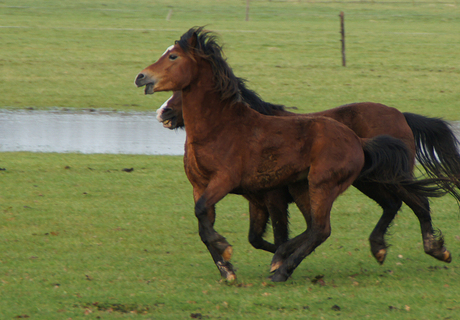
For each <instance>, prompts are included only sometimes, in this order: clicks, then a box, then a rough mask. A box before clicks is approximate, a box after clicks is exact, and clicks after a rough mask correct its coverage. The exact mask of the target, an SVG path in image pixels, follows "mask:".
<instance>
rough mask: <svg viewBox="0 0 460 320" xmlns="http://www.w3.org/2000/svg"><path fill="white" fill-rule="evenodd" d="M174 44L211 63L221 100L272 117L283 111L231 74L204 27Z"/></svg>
mask: <svg viewBox="0 0 460 320" xmlns="http://www.w3.org/2000/svg"><path fill="white" fill-rule="evenodd" d="M195 35H196V40H197V41H196V44H195V47H194V48H190V46H189V40H190V39H191V38H192V37H193V36H195ZM176 43H177V44H178V45H179V46H180V47H181V48H182V49H183V50H184V51H185V52H190V50H193V51H194V54H195V55H197V56H199V57H200V58H202V59H205V60H207V61H209V62H210V63H211V66H212V70H213V74H214V80H215V90H216V92H219V93H220V94H221V96H222V99H223V100H226V99H229V100H231V101H232V102H233V103H235V102H240V101H244V102H246V103H247V104H248V105H249V107H250V108H252V109H254V110H255V111H257V112H259V113H262V114H265V115H274V113H275V112H276V111H284V110H285V107H284V106H283V105H277V104H272V103H269V102H266V101H264V100H262V99H261V98H260V96H259V95H258V94H257V93H256V92H254V91H252V90H250V89H249V88H247V87H246V80H245V79H242V78H238V77H236V76H235V74H234V73H233V70H232V68H230V66H229V65H228V63H227V61H226V59H225V58H224V56H223V49H222V46H220V45H219V44H218V43H217V35H216V34H215V33H213V32H211V31H206V30H204V27H193V28H191V29H190V30H188V31H187V32H186V33H184V34H183V35H182V36H181V38H180V40H177V41H176Z"/></svg>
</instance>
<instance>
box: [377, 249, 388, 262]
mask: <svg viewBox="0 0 460 320" xmlns="http://www.w3.org/2000/svg"><path fill="white" fill-rule="evenodd" d="M374 257H375V259H376V260H377V262H378V263H379V264H381V265H382V264H383V263H384V262H385V258H386V257H387V250H386V249H380V250H379V251H377V253H376V254H374Z"/></svg>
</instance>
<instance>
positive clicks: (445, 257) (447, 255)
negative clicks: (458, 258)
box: [442, 250, 452, 263]
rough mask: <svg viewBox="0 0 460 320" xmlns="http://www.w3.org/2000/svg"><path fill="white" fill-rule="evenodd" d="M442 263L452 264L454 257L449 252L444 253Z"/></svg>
mask: <svg viewBox="0 0 460 320" xmlns="http://www.w3.org/2000/svg"><path fill="white" fill-rule="evenodd" d="M442 261H444V262H447V263H451V262H452V255H451V254H450V252H449V251H447V250H446V251H444V254H443V259H442Z"/></svg>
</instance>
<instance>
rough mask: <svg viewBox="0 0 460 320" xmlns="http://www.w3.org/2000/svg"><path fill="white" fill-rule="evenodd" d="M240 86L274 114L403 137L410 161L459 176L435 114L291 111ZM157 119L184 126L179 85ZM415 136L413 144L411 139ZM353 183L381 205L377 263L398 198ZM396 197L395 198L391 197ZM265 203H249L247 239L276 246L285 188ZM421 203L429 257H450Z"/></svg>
mask: <svg viewBox="0 0 460 320" xmlns="http://www.w3.org/2000/svg"><path fill="white" fill-rule="evenodd" d="M239 89H240V92H241V95H242V99H243V101H245V102H247V103H248V105H249V106H250V107H251V108H252V109H254V110H256V111H258V112H260V113H262V114H266V115H277V116H325V117H329V118H332V119H335V120H337V121H339V122H342V123H344V124H345V125H347V126H348V127H349V128H351V129H352V130H353V131H354V132H355V133H356V134H357V135H358V136H359V137H361V138H372V137H375V136H378V135H381V134H388V135H391V136H393V137H395V138H398V139H401V140H402V141H404V143H405V144H406V146H407V147H408V148H409V149H410V150H411V151H412V152H411V163H412V164H413V163H414V162H415V159H414V158H415V157H414V153H415V156H416V158H417V160H418V161H419V163H421V164H422V166H423V167H424V168H425V169H426V171H427V172H428V173H430V175H431V176H438V177H441V176H450V177H452V179H453V180H457V186H460V183H458V177H460V155H459V154H458V151H457V150H458V145H459V142H458V141H457V139H456V137H455V135H454V133H453V132H452V130H451V129H450V127H449V124H448V123H447V122H445V121H443V120H441V119H438V118H428V117H424V116H421V115H416V114H412V113H401V112H399V111H398V110H397V109H395V108H390V107H388V106H385V105H383V104H379V103H373V102H362V103H352V104H348V105H344V106H340V107H337V108H334V109H330V110H326V111H322V112H317V113H310V114H304V115H300V114H295V113H292V112H289V111H287V110H286V109H285V107H284V106H282V105H275V104H271V103H268V102H265V101H263V100H262V99H261V98H260V97H259V96H258V95H257V94H256V93H255V92H254V91H252V90H250V89H248V88H247V87H246V84H245V82H244V81H243V80H242V79H239ZM157 119H158V120H159V121H160V122H162V123H163V126H164V127H165V128H169V129H176V128H183V127H184V120H183V117H182V95H181V92H180V91H176V92H174V94H173V95H172V96H171V97H170V98H169V99H168V100H167V101H166V102H165V103H164V104H163V105H162V106H161V107H160V108H159V109H158V110H157ZM414 138H415V141H416V142H417V147H416V146H415V143H414ZM354 185H355V186H359V185H361V188H360V189H361V190H362V191H363V193H364V194H367V195H368V196H369V197H370V198H372V199H374V200H375V201H376V202H377V203H378V204H380V206H382V207H383V214H382V218H381V219H380V222H379V223H378V224H377V226H376V228H375V229H374V231H373V232H372V234H371V236H370V237H369V240H370V244H371V252H372V253H373V255H374V257H375V258H376V259H377V261H378V262H379V263H380V264H383V262H384V260H385V257H386V253H387V247H388V246H387V245H386V241H385V238H384V236H385V234H386V232H387V230H388V227H389V225H390V223H391V221H392V220H393V219H394V217H395V216H396V214H397V212H398V210H399V208H400V207H401V204H402V201H401V199H399V198H398V195H393V197H391V196H390V195H389V191H388V190H386V189H383V190H382V191H380V192H378V193H375V192H372V190H374V188H373V187H372V188H371V187H369V186H368V185H367V184H366V182H362V181H359V179H358V181H355V182H354ZM394 197H396V198H394ZM265 201H266V203H250V209H249V212H250V228H249V241H250V243H251V244H252V245H253V246H254V247H255V248H257V249H263V250H266V251H269V252H275V251H276V249H277V247H278V246H279V245H280V244H281V243H283V242H286V241H287V239H288V219H287V218H288V211H287V207H288V203H289V202H290V196H289V193H288V192H286V190H283V189H278V190H276V191H270V193H269V194H267V196H266V197H265ZM425 203H426V207H425V208H424V209H423V210H422V209H416V211H415V213H416V215H417V217H418V218H419V221H420V225H421V230H422V237H423V243H424V248H425V252H426V253H428V254H430V255H432V256H433V257H435V258H437V259H439V260H442V261H445V262H450V261H451V256H450V254H449V253H448V251H446V250H445V248H444V246H443V240H442V237H441V233H438V234H437V236H435V233H434V229H433V227H432V224H431V217H430V208H429V204H428V201H425ZM269 214H270V217H271V220H272V225H273V229H274V230H273V231H274V232H273V234H274V237H275V243H274V244H272V243H269V242H267V241H265V240H264V239H263V234H264V233H265V229H266V225H267V222H268V217H269Z"/></svg>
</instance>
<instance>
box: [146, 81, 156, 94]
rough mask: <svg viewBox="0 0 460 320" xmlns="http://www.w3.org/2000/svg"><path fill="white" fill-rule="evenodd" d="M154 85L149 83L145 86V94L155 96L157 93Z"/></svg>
mask: <svg viewBox="0 0 460 320" xmlns="http://www.w3.org/2000/svg"><path fill="white" fill-rule="evenodd" d="M154 85H155V84H154V83H147V84H146V85H145V90H144V93H145V94H154V93H155V91H154V90H153V87H154Z"/></svg>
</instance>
